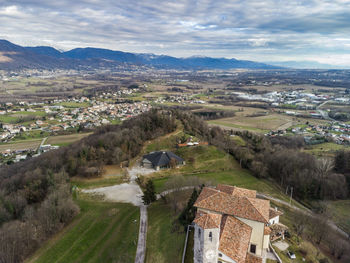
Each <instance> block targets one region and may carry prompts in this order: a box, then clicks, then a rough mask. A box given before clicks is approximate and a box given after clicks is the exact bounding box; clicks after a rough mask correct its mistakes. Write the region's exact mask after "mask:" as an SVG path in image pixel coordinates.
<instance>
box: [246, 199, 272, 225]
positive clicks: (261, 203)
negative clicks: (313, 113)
mask: <svg viewBox="0 0 350 263" xmlns="http://www.w3.org/2000/svg"><path fill="white" fill-rule="evenodd" d="M248 200H249V201H250V202H251V203H252V204H253V206H254V207H255V208H256V209H257V210H258V211H259V213H260V214H261V215H262V216H263V217H264V219H265V220H266V222H268V221H269V219H270V217H269V209H270V200H265V199H259V198H248Z"/></svg>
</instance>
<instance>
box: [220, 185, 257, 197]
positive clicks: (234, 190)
mask: <svg viewBox="0 0 350 263" xmlns="http://www.w3.org/2000/svg"><path fill="white" fill-rule="evenodd" d="M216 189H217V190H219V191H221V192H224V193H227V194H230V195H233V196H238V197H251V198H255V197H256V191H255V190H249V189H245V188H240V187H237V186H231V185H225V184H218V186H217V187H216Z"/></svg>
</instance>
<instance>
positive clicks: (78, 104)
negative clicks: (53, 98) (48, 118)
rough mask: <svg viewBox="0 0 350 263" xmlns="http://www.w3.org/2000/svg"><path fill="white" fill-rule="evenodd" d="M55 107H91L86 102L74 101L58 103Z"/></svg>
mask: <svg viewBox="0 0 350 263" xmlns="http://www.w3.org/2000/svg"><path fill="white" fill-rule="evenodd" d="M55 105H60V106H63V107H65V108H86V107H89V106H91V104H90V103H88V102H74V101H66V102H60V103H57V104H55Z"/></svg>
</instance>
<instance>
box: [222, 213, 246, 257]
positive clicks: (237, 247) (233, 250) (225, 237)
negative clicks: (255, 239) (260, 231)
mask: <svg viewBox="0 0 350 263" xmlns="http://www.w3.org/2000/svg"><path fill="white" fill-rule="evenodd" d="M220 232H221V233H220V244H219V250H220V251H221V252H222V253H224V254H225V255H227V256H228V257H230V258H232V259H233V260H235V261H236V262H237V263H244V262H245V260H246V256H247V251H248V247H249V241H250V235H251V232H252V228H251V227H250V226H248V225H246V224H244V223H243V222H242V221H240V220H238V219H236V218H234V217H233V216H227V215H226V216H223V219H222V222H221V231H220Z"/></svg>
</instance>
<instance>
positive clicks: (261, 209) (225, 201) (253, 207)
mask: <svg viewBox="0 0 350 263" xmlns="http://www.w3.org/2000/svg"><path fill="white" fill-rule="evenodd" d="M194 206H195V207H197V208H203V209H207V210H210V211H215V212H218V213H221V214H227V215H234V216H237V217H242V218H246V219H250V220H254V221H259V222H263V223H267V222H268V220H269V207H270V201H268V200H263V199H257V198H246V197H237V196H232V195H230V194H227V193H225V192H219V191H217V190H214V189H210V188H207V187H205V188H203V190H202V192H201V194H200V195H199V197H198V199H197V201H196V202H195V204H194Z"/></svg>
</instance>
